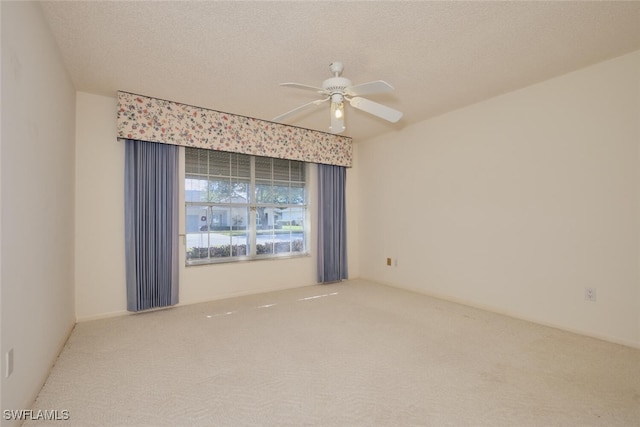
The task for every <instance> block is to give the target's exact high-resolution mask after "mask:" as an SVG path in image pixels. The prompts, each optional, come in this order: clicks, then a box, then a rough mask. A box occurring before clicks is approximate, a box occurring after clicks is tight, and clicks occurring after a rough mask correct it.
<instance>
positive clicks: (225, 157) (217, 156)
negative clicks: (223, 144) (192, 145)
mask: <svg viewBox="0 0 640 427" xmlns="http://www.w3.org/2000/svg"><path fill="white" fill-rule="evenodd" d="M205 151H208V150H205ZM230 162H231V153H225V152H224V151H210V152H209V175H220V176H229V175H230V174H231V169H230Z"/></svg>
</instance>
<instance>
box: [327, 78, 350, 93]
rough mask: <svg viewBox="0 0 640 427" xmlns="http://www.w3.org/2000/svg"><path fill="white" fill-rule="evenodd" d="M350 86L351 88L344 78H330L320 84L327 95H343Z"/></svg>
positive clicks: (348, 81) (347, 80)
mask: <svg viewBox="0 0 640 427" xmlns="http://www.w3.org/2000/svg"><path fill="white" fill-rule="evenodd" d="M350 86H352V84H351V80H349V79H348V78H346V77H331V78H330V79H327V80H325V81H324V82H322V89H324V90H326V91H327V92H329V93H336V92H337V93H344V92H345V90H346V89H347V88H348V87H350Z"/></svg>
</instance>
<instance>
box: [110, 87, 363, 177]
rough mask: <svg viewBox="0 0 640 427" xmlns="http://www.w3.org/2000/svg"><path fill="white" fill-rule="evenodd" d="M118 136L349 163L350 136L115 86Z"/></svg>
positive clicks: (298, 158) (186, 145)
mask: <svg viewBox="0 0 640 427" xmlns="http://www.w3.org/2000/svg"><path fill="white" fill-rule="evenodd" d="M117 126H118V138H126V139H137V140H141V141H148V142H160V143H164V144H172V145H181V146H185V147H197V148H206V149H210V150H219V151H230V152H234V153H243V154H252V155H256V156H266V157H276V158H281V159H289V160H301V161H304V162H311V163H323V164H329V165H336V166H346V167H351V165H352V162H353V146H352V140H351V138H348V137H344V136H338V135H334V134H330V133H324V132H319V131H315V130H311V129H303V128H299V127H295V126H288V125H283V124H280V123H274V122H269V121H266V120H260V119H255V118H251V117H245V116H238V115H235V114H229V113H223V112H219V111H214V110H208V109H205V108H200V107H194V106H191V105H186V104H180V103H177V102H172V101H166V100H162V99H157V98H150V97H147V96H142V95H136V94H132V93H128V92H118V114H117Z"/></svg>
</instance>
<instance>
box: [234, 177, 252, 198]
mask: <svg viewBox="0 0 640 427" xmlns="http://www.w3.org/2000/svg"><path fill="white" fill-rule="evenodd" d="M250 185H251V182H250V181H249V180H245V179H237V178H232V179H231V191H232V193H231V200H230V203H248V202H250V200H249V186H250Z"/></svg>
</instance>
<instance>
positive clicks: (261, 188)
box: [256, 180, 274, 203]
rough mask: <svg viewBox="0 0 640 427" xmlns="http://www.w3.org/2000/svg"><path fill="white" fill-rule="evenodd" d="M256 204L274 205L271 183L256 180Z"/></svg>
mask: <svg viewBox="0 0 640 427" xmlns="http://www.w3.org/2000/svg"><path fill="white" fill-rule="evenodd" d="M256 203H274V202H273V186H272V185H271V181H258V180H256Z"/></svg>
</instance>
